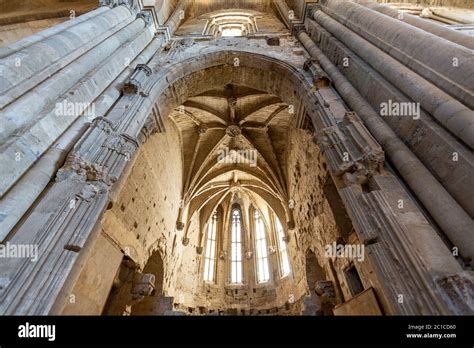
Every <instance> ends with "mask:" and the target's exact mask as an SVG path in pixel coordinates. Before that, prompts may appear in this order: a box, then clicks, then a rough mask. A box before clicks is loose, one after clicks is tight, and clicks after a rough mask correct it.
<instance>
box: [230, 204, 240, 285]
mask: <svg viewBox="0 0 474 348" xmlns="http://www.w3.org/2000/svg"><path fill="white" fill-rule="evenodd" d="M231 215H232V216H231V253H230V254H231V255H230V259H231V270H230V275H231V282H232V283H234V284H240V283H242V214H241V212H240V209H238V208H234V209H232V214H231Z"/></svg>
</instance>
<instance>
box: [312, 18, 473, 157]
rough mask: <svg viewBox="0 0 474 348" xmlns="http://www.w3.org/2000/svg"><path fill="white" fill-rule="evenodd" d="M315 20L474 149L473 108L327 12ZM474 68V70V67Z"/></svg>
mask: <svg viewBox="0 0 474 348" xmlns="http://www.w3.org/2000/svg"><path fill="white" fill-rule="evenodd" d="M381 16H383V15H381ZM314 19H315V20H316V22H318V23H319V24H320V25H321V26H322V27H324V28H325V29H327V30H328V31H329V32H330V33H331V34H333V35H334V36H335V37H336V38H338V39H339V40H341V42H343V43H344V44H346V45H347V46H348V47H349V48H350V49H351V50H352V51H354V52H355V53H356V54H357V55H358V56H359V57H361V58H362V59H364V60H365V61H366V62H367V63H369V64H370V65H371V66H372V67H373V68H374V69H375V70H377V71H378V72H379V73H380V74H381V75H382V76H384V77H385V78H386V79H387V80H388V81H390V82H391V83H392V84H393V85H394V86H396V87H397V88H399V89H400V90H401V91H403V92H404V93H405V94H406V95H409V96H410V97H411V98H412V99H413V100H416V101H418V102H419V103H420V105H421V107H422V108H423V109H425V110H426V111H428V112H429V113H430V114H431V115H432V116H433V117H434V118H436V119H437V120H438V122H439V123H440V124H442V125H443V126H444V127H445V128H446V129H447V130H449V131H450V132H451V133H452V134H453V135H455V136H456V137H458V138H459V139H461V140H462V141H463V142H464V143H465V144H466V145H467V146H469V147H470V148H471V149H474V112H473V111H472V110H471V109H469V108H468V107H467V106H465V105H463V104H462V103H461V102H459V101H458V100H456V99H455V98H453V97H451V96H450V95H448V94H447V93H445V92H444V91H442V90H441V89H439V88H438V87H436V86H435V85H433V84H431V83H430V82H428V81H427V80H425V79H424V78H423V77H421V76H420V75H418V74H417V73H416V72H414V71H412V70H410V69H409V68H407V67H406V66H405V65H404V64H402V63H401V62H398V61H397V60H396V59H394V58H392V57H391V56H390V55H388V54H386V53H384V52H383V51H382V50H380V49H378V48H377V47H376V46H374V45H372V44H371V43H369V42H367V41H366V40H364V39H363V38H361V37H360V36H358V35H357V34H355V33H354V32H353V31H351V30H349V29H347V28H346V27H345V26H344V25H342V24H340V23H339V22H338V21H336V20H334V19H332V18H331V17H330V16H328V15H327V14H325V13H324V12H322V11H316V13H315V14H314ZM432 54H433V55H435V54H436V53H435V52H433V53H432ZM449 61H451V60H449ZM472 70H473V71H474V68H473V69H472ZM472 100H474V98H472ZM453 115H455V117H453Z"/></svg>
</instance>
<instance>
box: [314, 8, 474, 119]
mask: <svg viewBox="0 0 474 348" xmlns="http://www.w3.org/2000/svg"><path fill="white" fill-rule="evenodd" d="M322 5H323V7H322V9H323V11H324V12H326V13H327V14H329V15H330V16H331V17H332V18H334V19H336V20H337V21H338V22H339V23H343V24H344V25H345V26H346V27H347V28H349V29H351V30H352V31H354V32H355V33H357V34H358V35H360V36H362V37H363V38H365V39H366V40H368V41H369V42H371V43H372V44H374V45H375V46H377V47H378V48H380V49H382V50H383V51H385V52H386V53H388V54H390V55H391V56H392V57H394V58H396V59H397V60H399V61H400V62H401V63H402V64H404V65H406V66H407V67H409V68H410V69H412V70H413V71H415V72H417V73H418V74H420V75H421V76H423V77H424V78H425V79H427V80H428V81H430V82H431V83H432V84H434V85H436V86H438V87H439V88H441V89H442V90H443V91H445V92H446V93H449V94H450V95H451V96H453V97H455V98H457V99H458V100H460V101H461V102H462V103H464V104H465V105H467V106H469V107H470V108H474V91H473V90H472V86H474V76H472V75H469V74H467V75H466V73H465V72H466V71H474V59H473V58H472V51H471V50H470V49H468V48H466V47H462V46H459V45H457V44H455V43H452V42H450V41H447V40H440V39H439V37H437V36H435V35H433V34H431V33H429V32H426V31H423V30H420V29H418V28H414V27H413V26H411V25H409V24H406V23H404V22H402V21H399V20H397V19H394V18H392V17H389V16H386V15H383V14H381V13H379V12H376V11H373V10H368V9H367V8H366V7H364V6H361V5H358V4H356V3H353V2H350V1H341V0H324V1H322ZM318 17H321V15H320V14H319V15H318ZM318 22H319V18H318ZM378 59H380V58H378ZM380 60H382V59H380ZM383 60H384V61H385V59H383ZM367 61H368V60H367ZM432 103H435V101H432ZM471 117H472V115H471Z"/></svg>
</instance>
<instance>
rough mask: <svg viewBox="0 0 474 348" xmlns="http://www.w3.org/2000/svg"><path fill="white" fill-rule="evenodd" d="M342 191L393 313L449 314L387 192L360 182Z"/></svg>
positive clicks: (383, 296) (386, 303) (357, 231)
mask: <svg viewBox="0 0 474 348" xmlns="http://www.w3.org/2000/svg"><path fill="white" fill-rule="evenodd" d="M340 195H341V198H342V200H343V202H344V205H345V206H346V207H347V212H348V214H349V215H350V217H351V220H352V222H353V225H354V229H355V230H356V233H357V236H358V237H359V240H360V241H361V242H362V243H363V244H364V245H366V251H367V258H368V260H369V262H370V264H371V265H372V268H373V269H374V271H375V272H376V275H377V280H378V282H380V283H379V284H380V287H381V288H382V289H383V291H382V292H381V294H383V295H382V301H383V302H384V303H385V306H386V308H390V311H391V313H390V314H398V315H414V314H428V313H437V314H448V313H449V309H448V308H447V307H446V303H445V302H444V301H442V300H440V299H439V297H438V295H437V291H438V290H437V289H439V287H438V286H437V284H436V283H435V281H434V280H433V279H432V277H431V276H430V275H429V274H427V273H426V271H424V270H423V262H422V260H421V259H420V258H419V257H418V255H417V252H416V251H415V250H413V248H412V247H411V246H410V243H409V242H408V240H407V238H406V236H405V233H406V231H405V230H404V229H403V227H402V226H401V224H400V223H399V222H398V221H397V218H396V216H395V214H394V213H393V211H392V209H391V207H390V206H389V204H388V202H387V199H386V198H385V196H384V194H383V193H382V192H381V191H371V192H368V193H364V192H363V191H362V189H361V187H360V186H358V185H352V186H348V187H345V188H342V189H341V190H340ZM369 211H370V212H371V213H370V214H367V213H366V212H369ZM414 289H416V291H414ZM394 299H396V300H395V301H394Z"/></svg>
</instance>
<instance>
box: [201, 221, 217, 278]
mask: <svg viewBox="0 0 474 348" xmlns="http://www.w3.org/2000/svg"><path fill="white" fill-rule="evenodd" d="M216 240H217V212H214V214H213V215H212V217H211V219H210V221H209V224H208V225H207V240H206V254H205V257H204V280H205V281H207V282H214V280H215V273H216V272H215V268H216Z"/></svg>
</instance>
